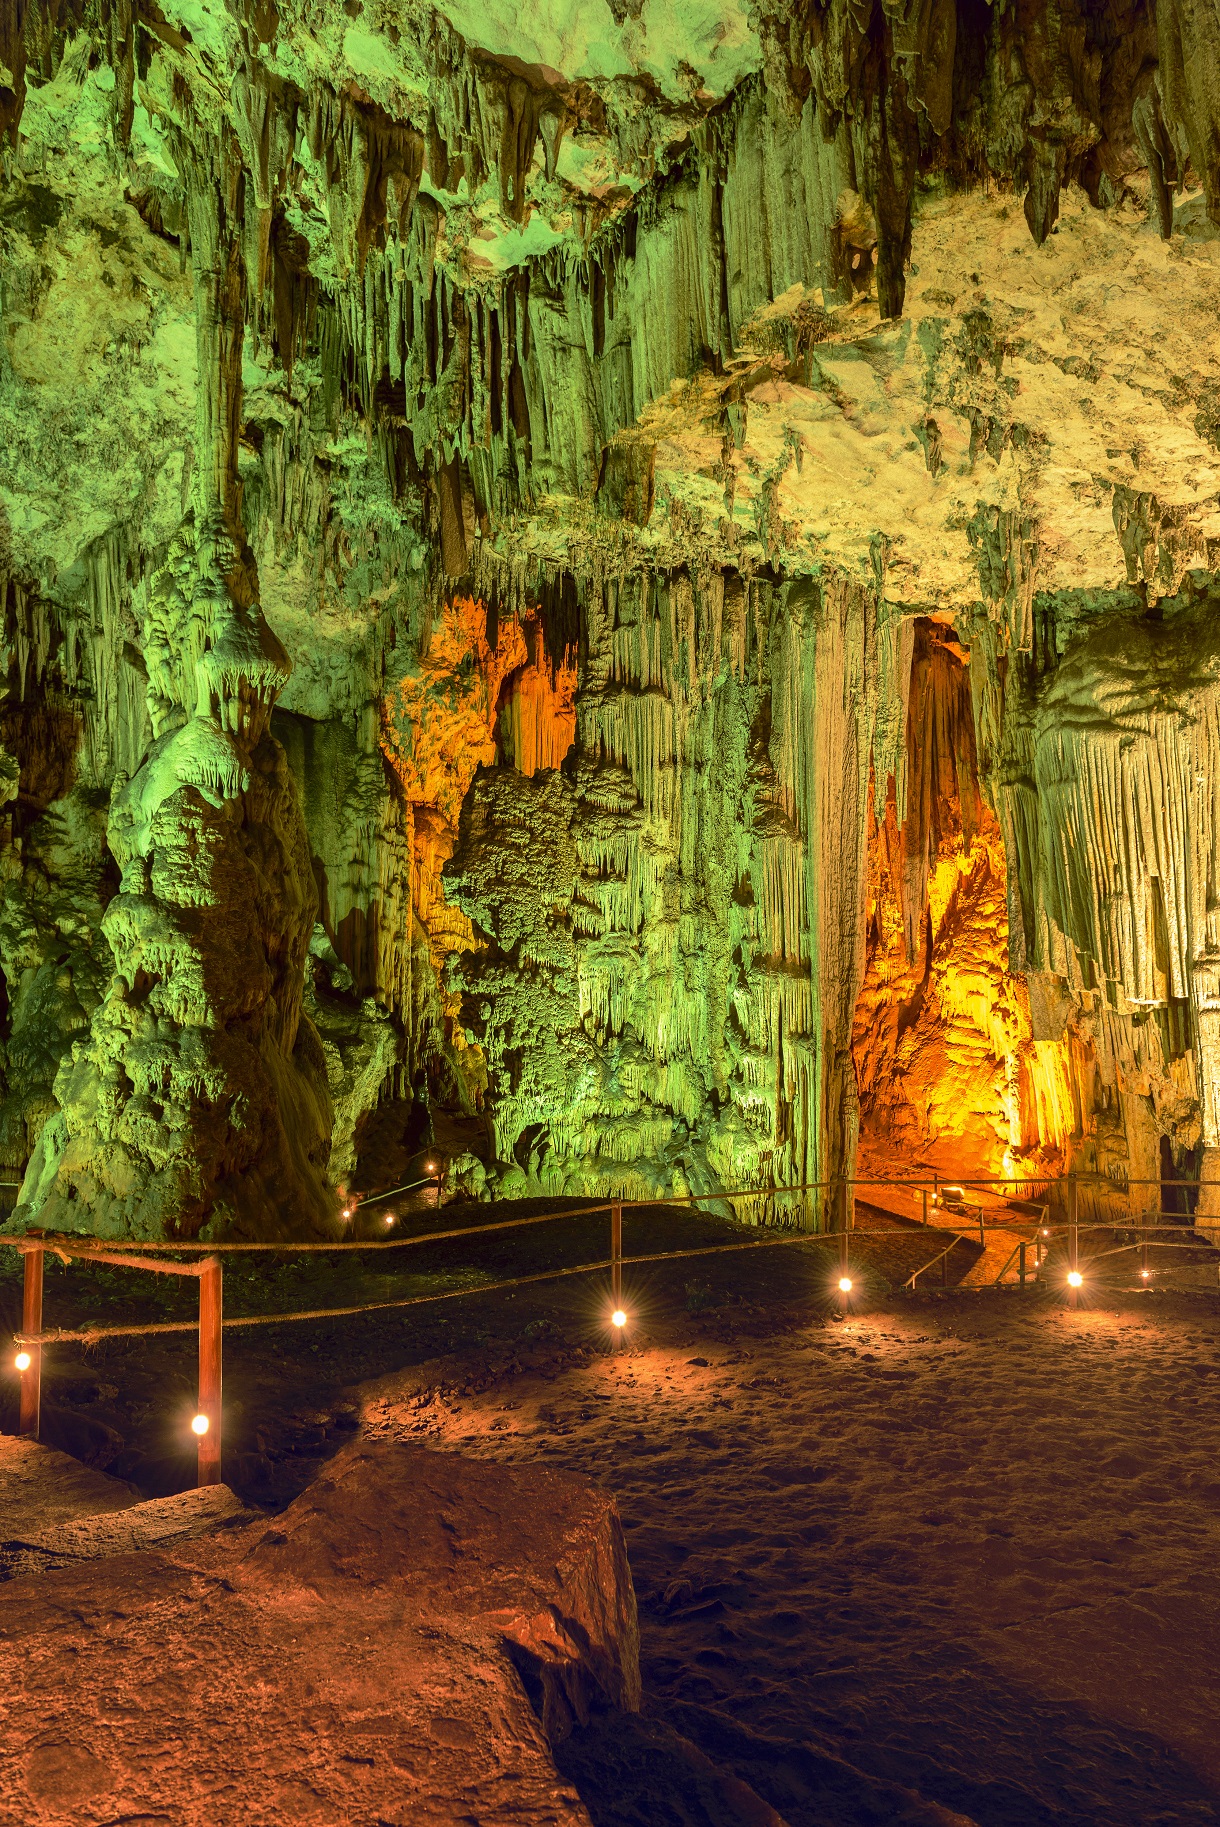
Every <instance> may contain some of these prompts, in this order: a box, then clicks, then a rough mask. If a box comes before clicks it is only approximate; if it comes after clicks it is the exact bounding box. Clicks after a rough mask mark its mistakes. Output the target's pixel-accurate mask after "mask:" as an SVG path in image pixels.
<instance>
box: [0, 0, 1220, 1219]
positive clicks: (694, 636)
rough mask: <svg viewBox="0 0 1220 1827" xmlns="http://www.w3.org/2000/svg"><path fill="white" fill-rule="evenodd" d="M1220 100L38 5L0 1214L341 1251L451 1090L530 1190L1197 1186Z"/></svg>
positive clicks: (1182, 58)
mask: <svg viewBox="0 0 1220 1827" xmlns="http://www.w3.org/2000/svg"><path fill="white" fill-rule="evenodd" d="M1217 71H1220V25H1218V24H1217V21H1216V20H1215V18H1213V17H1212V16H1211V15H1209V14H1207V15H1205V11H1204V10H1201V9H1199V8H1198V7H1190V6H1187V5H1185V4H1182V3H1181V0H1158V3H1157V4H1155V5H1152V4H1150V3H1149V4H1145V3H1144V0H1105V3H1104V4H1102V5H1101V6H1095V7H1089V8H1084V7H1081V6H1077V5H1075V4H1072V5H1069V6H1068V7H1067V8H1066V10H1065V9H1064V8H1063V7H1062V6H1060V7H1057V8H1052V7H1050V6H1049V5H1045V4H1042V3H1041V0H1034V4H1033V5H1032V6H1030V7H1027V8H1025V9H1024V10H1023V11H1022V12H1020V13H1017V12H1014V11H1013V10H1012V9H996V8H983V9H980V8H972V7H968V6H967V5H966V4H965V0H934V3H933V4H931V5H929V6H925V7H922V8H914V7H911V6H909V5H904V4H902V3H901V0H896V3H895V4H889V3H888V0H887V3H886V4H885V5H882V6H879V7H877V8H876V9H874V11H873V12H872V13H871V14H868V15H867V16H866V15H864V14H861V13H860V11H859V9H857V8H853V7H852V6H851V5H849V4H848V3H847V0H827V3H826V4H821V3H820V0H799V3H798V4H794V5H779V4H778V3H777V0H760V3H759V4H757V5H754V6H751V7H748V8H747V7H746V6H744V5H743V4H740V3H739V0H714V3H713V4H711V5H704V6H700V7H697V8H696V7H693V6H688V5H686V4H684V3H683V0H679V4H676V5H662V4H660V0H643V4H635V3H634V0H633V3H632V4H627V5H618V4H610V3H608V0H527V3H526V4H524V5H520V4H517V5H513V6H511V7H510V6H508V5H506V4H501V0H480V4H478V5H474V4H467V3H466V0H431V3H428V0H346V4H345V5H343V6H342V7H340V6H338V5H336V4H329V3H327V4H323V0H276V3H275V4H271V3H270V0H131V3H130V4H124V5H123V6H115V5H112V4H111V3H110V0H77V3H76V4H74V5H73V6H71V7H63V6H61V5H58V4H54V5H52V4H50V0H30V4H28V5H25V6H22V7H21V8H20V9H18V10H13V9H11V8H10V9H8V10H7V11H5V12H4V14H3V17H2V18H0V157H2V159H3V167H2V178H3V188H2V189H0V300H2V313H3V337H2V338H0V604H2V606H3V615H4V621H3V630H2V636H3V642H4V653H5V681H4V690H5V696H4V700H3V704H2V705H0V743H2V744H3V754H2V755H0V823H2V829H0V837H2V839H3V842H2V844H0V875H2V881H0V967H2V972H3V980H4V986H5V987H4V996H3V999H2V1006H0V1040H2V1043H3V1057H2V1058H0V1070H2V1078H3V1083H2V1084H0V1094H2V1095H0V1163H2V1164H3V1165H4V1166H5V1167H7V1168H8V1170H9V1171H10V1172H20V1173H22V1174H24V1183H23V1186H22V1191H21V1196H20V1202H19V1207H18V1211H17V1213H16V1215H15V1218H14V1220H13V1222H14V1223H16V1224H17V1225H19V1226H22V1225H31V1224H40V1225H45V1226H53V1227H61V1226H65V1227H77V1228H86V1229H95V1230H100V1231H102V1232H106V1233H119V1232H131V1233H134V1234H145V1235H155V1234H167V1235H206V1236H214V1235H219V1234H222V1233H224V1232H226V1231H236V1232H238V1233H241V1234H250V1235H256V1234H257V1235H268V1236H279V1235H289V1234H298V1235H313V1234H321V1235H325V1234H327V1232H328V1231H329V1230H330V1229H331V1228H332V1227H333V1226H334V1225H335V1224H336V1223H337V1222H338V1219H337V1213H338V1209H339V1205H340V1200H339V1196H338V1191H337V1188H338V1186H339V1185H341V1184H342V1185H344V1186H347V1185H356V1186H359V1185H361V1184H363V1185H366V1186H367V1185H369V1184H371V1183H372V1181H373V1180H374V1179H375V1178H376V1175H377V1171H378V1170H377V1167H376V1158H377V1157H376V1150H375V1148H374V1146H373V1141H372V1138H373V1135H374V1131H376V1132H377V1134H379V1135H381V1136H382V1137H383V1139H384V1136H385V1135H387V1134H390V1133H391V1132H393V1133H395V1134H400V1135H401V1136H402V1137H403V1138H405V1140H404V1141H403V1147H404V1148H405V1147H408V1146H409V1137H410V1136H411V1135H412V1134H418V1132H419V1127H420V1125H419V1121H418V1120H416V1119H418V1118H419V1112H418V1111H417V1112H416V1118H412V1116H411V1105H412V1100H413V1099H420V1100H422V1099H423V1097H424V1096H425V1095H426V1096H427V1098H428V1101H429V1105H430V1109H436V1110H445V1111H447V1112H448V1113H450V1115H451V1117H452V1118H453V1120H454V1122H455V1124H457V1125H459V1126H460V1133H461V1134H462V1136H463V1137H464V1138H465V1142H466V1143H467V1144H469V1145H470V1146H471V1147H472V1149H473V1153H474V1154H475V1155H478V1156H481V1157H482V1162H481V1165H479V1166H478V1168H477V1173H476V1172H475V1170H474V1169H473V1168H472V1169H471V1173H472V1174H473V1176H474V1179H473V1180H472V1182H471V1183H475V1182H476V1181H477V1182H478V1183H482V1182H484V1181H486V1183H487V1184H489V1185H490V1186H491V1187H492V1188H493V1189H494V1190H498V1191H500V1192H501V1193H505V1194H512V1193H520V1192H526V1191H529V1192H538V1191H544V1192H547V1193H577V1192H579V1193H593V1192H598V1193H601V1192H607V1191H611V1190H616V1191H622V1192H624V1193H627V1194H641V1195H642V1194H650V1193H653V1192H664V1191H667V1190H675V1189H676V1190H683V1189H687V1188H689V1189H692V1190H698V1191H715V1190H717V1189H720V1188H724V1187H729V1186H733V1187H739V1186H747V1187H756V1188H758V1189H759V1193H760V1197H759V1199H758V1201H757V1204H756V1208H755V1213H754V1215H756V1216H758V1217H763V1216H766V1215H768V1214H769V1213H770V1212H771V1211H772V1210H777V1209H780V1207H779V1206H773V1205H771V1204H770V1203H769V1202H768V1201H767V1199H766V1198H765V1197H764V1196H763V1194H764V1192H765V1190H766V1189H769V1188H772V1187H775V1186H780V1187H784V1188H789V1189H797V1188H805V1189H807V1190H806V1191H804V1192H800V1193H797V1192H795V1191H793V1193H792V1196H791V1198H790V1199H789V1200H788V1201H787V1203H785V1204H783V1206H782V1209H783V1211H784V1212H786V1213H788V1214H789V1215H791V1214H793V1213H795V1212H798V1211H803V1212H804V1213H805V1215H806V1216H808V1217H811V1218H813V1219H814V1220H818V1219H819V1218H821V1217H822V1216H824V1215H825V1213H826V1212H827V1211H828V1210H834V1209H837V1204H838V1201H839V1199H840V1198H841V1196H842V1183H843V1181H844V1178H845V1177H846V1176H849V1175H850V1174H851V1173H852V1171H853V1169H854V1168H855V1166H856V1165H857V1162H860V1163H863V1165H864V1166H867V1167H872V1168H874V1169H876V1170H880V1169H881V1168H882V1167H884V1168H885V1169H887V1170H889V1169H892V1168H893V1167H895V1166H908V1167H909V1166H911V1165H915V1164H922V1165H935V1166H937V1167H939V1168H941V1169H943V1171H945V1172H947V1173H948V1172H957V1173H961V1172H966V1171H972V1172H979V1173H983V1172H992V1173H996V1174H1030V1175H1032V1176H1034V1177H1037V1178H1038V1179H1040V1180H1045V1179H1048V1178H1054V1177H1055V1176H1057V1175H1059V1174H1061V1173H1062V1172H1063V1171H1064V1170H1065V1169H1067V1168H1069V1167H1072V1166H1076V1167H1087V1168H1096V1169H1098V1170H1099V1171H1100V1172H1101V1173H1103V1174H1105V1175H1109V1176H1111V1177H1112V1178H1113V1179H1114V1180H1115V1181H1116V1182H1117V1183H1119V1184H1121V1183H1124V1182H1125V1181H1126V1179H1128V1178H1135V1179H1140V1180H1150V1181H1154V1182H1155V1181H1158V1180H1159V1179H1160V1178H1161V1177H1162V1176H1164V1177H1169V1178H1174V1177H1179V1176H1184V1177H1187V1178H1193V1177H1195V1176H1196V1175H1197V1174H1198V1173H1199V1172H1200V1170H1203V1171H1204V1175H1205V1177H1209V1176H1208V1173H1207V1170H1208V1166H1209V1163H1210V1164H1212V1165H1213V1166H1214V1164H1215V1163H1216V1162H1217V1161H1220V1155H1216V1154H1215V1153H1214V1151H1216V1150H1218V1149H1220V1088H1218V1077H1217V1075H1218V1073H1220V1026H1218V1025H1217V1024H1218V1023H1220V932H1217V930H1216V915H1215V907H1216V904H1217V893H1216V881H1217V879H1218V877H1220V866H1218V858H1217V846H1218V845H1220V837H1218V835H1217V824H1218V819H1217V803H1216V796H1217V792H1218V791H1220V788H1218V786H1217V782H1218V780H1220V771H1218V767H1217V762H1218V756H1217V724H1216V717H1217V711H1216V703H1217V696H1216V694H1217V681H1218V678H1220V655H1218V654H1217V652H1216V643H1215V639H1214V636H1213V633H1212V630H1213V628H1214V626H1215V615H1216V607H1217V590H1218V585H1217V571H1218V569H1220V348H1218V346H1217V342H1216V335H1215V323H1216V313H1217V308H1218V306H1220V77H1218V76H1217ZM378 1125H380V1128H378ZM413 1125H414V1127H413ZM456 1133H458V1130H457V1129H455V1134H456ZM400 1154H401V1150H400ZM395 1158H396V1159H397V1158H398V1157H395ZM810 1183H814V1184H812V1185H811V1184H810ZM1141 1197H1146V1198H1147V1200H1148V1202H1149V1203H1150V1204H1152V1205H1157V1204H1159V1199H1160V1193H1159V1188H1158V1187H1157V1186H1156V1185H1153V1186H1151V1187H1149V1188H1147V1189H1146V1192H1145V1193H1144V1194H1141Z"/></svg>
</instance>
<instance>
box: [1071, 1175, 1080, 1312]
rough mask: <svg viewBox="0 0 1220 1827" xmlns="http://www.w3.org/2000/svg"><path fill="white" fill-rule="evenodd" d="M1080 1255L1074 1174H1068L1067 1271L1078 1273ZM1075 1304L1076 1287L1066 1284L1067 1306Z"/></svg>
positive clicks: (1073, 1273)
mask: <svg viewBox="0 0 1220 1827" xmlns="http://www.w3.org/2000/svg"><path fill="white" fill-rule="evenodd" d="M1079 1256H1080V1232H1079V1212H1078V1209H1077V1205H1076V1176H1075V1174H1069V1175H1068V1273H1069V1274H1070V1275H1075V1274H1077V1273H1078V1260H1079ZM1075 1305H1076V1289H1075V1287H1074V1286H1073V1285H1072V1284H1071V1283H1070V1282H1069V1284H1068V1306H1069V1307H1074V1306H1075Z"/></svg>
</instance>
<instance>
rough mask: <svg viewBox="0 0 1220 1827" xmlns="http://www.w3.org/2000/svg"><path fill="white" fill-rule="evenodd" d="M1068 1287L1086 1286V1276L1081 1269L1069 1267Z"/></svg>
mask: <svg viewBox="0 0 1220 1827" xmlns="http://www.w3.org/2000/svg"><path fill="white" fill-rule="evenodd" d="M1068 1287H1069V1288H1083V1287H1084V1276H1083V1275H1082V1274H1081V1273H1080V1270H1079V1269H1069V1270H1068Z"/></svg>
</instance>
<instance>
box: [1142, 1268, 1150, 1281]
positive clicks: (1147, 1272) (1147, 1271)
mask: <svg viewBox="0 0 1220 1827" xmlns="http://www.w3.org/2000/svg"><path fill="white" fill-rule="evenodd" d="M1151 1274H1152V1270H1151V1269H1141V1270H1140V1280H1141V1281H1147V1279H1148V1277H1149V1276H1150V1275H1151Z"/></svg>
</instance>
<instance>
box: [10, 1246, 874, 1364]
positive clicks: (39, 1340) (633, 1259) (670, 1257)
mask: <svg viewBox="0 0 1220 1827" xmlns="http://www.w3.org/2000/svg"><path fill="white" fill-rule="evenodd" d="M838 1234H839V1233H832V1232H823V1231H799V1232H794V1233H793V1234H792V1235H791V1236H787V1237H763V1238H760V1239H758V1241H757V1242H750V1243H719V1244H710V1245H707V1246H706V1247H704V1248H702V1249H698V1250H658V1251H656V1252H655V1253H654V1254H652V1255H649V1256H625V1257H623V1258H622V1266H623V1267H624V1268H634V1267H635V1266H636V1264H637V1263H644V1262H650V1263H651V1262H684V1261H685V1260H686V1259H687V1258H688V1257H691V1256H732V1255H734V1254H736V1252H737V1251H739V1250H768V1249H773V1248H774V1247H775V1246H776V1245H777V1244H785V1243H813V1244H824V1243H825V1241H826V1239H827V1237H829V1236H832V1235H838ZM844 1234H845V1233H844ZM859 1234H860V1235H864V1236H868V1237H888V1236H896V1237H908V1236H909V1235H910V1232H909V1231H893V1232H890V1231H867V1232H863V1233H859ZM613 1267H614V1262H613V1259H612V1258H609V1257H608V1258H607V1259H606V1260H605V1261H604V1262H582V1263H578V1264H577V1265H576V1267H575V1268H570V1269H545V1270H543V1272H542V1273H541V1274H539V1275H518V1276H514V1277H513V1279H512V1280H511V1281H492V1282H483V1283H480V1284H479V1285H478V1286H476V1287H472V1288H446V1289H445V1290H443V1291H442V1292H440V1293H434V1294H411V1295H406V1296H404V1297H402V1298H400V1299H398V1300H372V1301H362V1302H360V1303H359V1304H358V1305H356V1306H352V1307H315V1308H312V1309H310V1310H309V1311H308V1312H304V1313H238V1314H234V1315H232V1316H231V1317H230V1316H229V1315H226V1316H225V1318H224V1320H223V1321H222V1324H223V1325H224V1326H226V1327H228V1326H283V1325H287V1324H288V1323H290V1322H291V1321H293V1320H324V1319H346V1318H348V1317H349V1316H351V1315H353V1314H358V1313H384V1312H387V1311H388V1310H390V1309H392V1308H397V1307H422V1306H424V1305H426V1303H427V1302H428V1301H434V1300H457V1299H459V1298H461V1297H462V1296H463V1295H467V1294H498V1293H500V1292H501V1291H502V1290H503V1289H505V1288H528V1287H530V1286H532V1285H533V1283H535V1282H540V1281H558V1280H560V1279H561V1278H562V1277H564V1276H567V1275H593V1274H596V1273H598V1271H600V1270H602V1269H612V1268H613ZM198 1330H199V1322H198V1321H197V1320H160V1321H157V1322H155V1323H151V1324H149V1325H146V1326H85V1327H79V1328H76V1329H65V1328H57V1329H56V1330H54V1331H49V1332H15V1333H14V1334H13V1342H14V1344H17V1345H66V1344H72V1343H74V1342H75V1343H80V1344H84V1345H93V1344H96V1343H97V1342H98V1340H99V1339H117V1338H146V1337H149V1336H150V1335H151V1334H154V1333H162V1332H197V1331H198Z"/></svg>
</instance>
